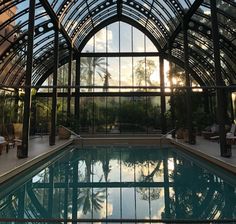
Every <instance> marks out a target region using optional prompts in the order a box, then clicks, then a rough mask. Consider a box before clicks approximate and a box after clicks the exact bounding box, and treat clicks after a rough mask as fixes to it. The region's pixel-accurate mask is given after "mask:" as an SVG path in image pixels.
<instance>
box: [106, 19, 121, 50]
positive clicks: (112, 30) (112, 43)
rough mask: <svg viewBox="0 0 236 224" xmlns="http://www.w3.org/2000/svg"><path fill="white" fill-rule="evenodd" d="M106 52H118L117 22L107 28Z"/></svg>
mask: <svg viewBox="0 0 236 224" xmlns="http://www.w3.org/2000/svg"><path fill="white" fill-rule="evenodd" d="M107 45H108V52H119V22H116V23H112V24H111V25H109V26H108V27H107Z"/></svg>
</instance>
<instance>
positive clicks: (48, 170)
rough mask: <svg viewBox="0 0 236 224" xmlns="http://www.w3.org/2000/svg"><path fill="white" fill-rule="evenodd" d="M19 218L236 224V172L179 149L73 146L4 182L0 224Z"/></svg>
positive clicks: (56, 221)
mask: <svg viewBox="0 0 236 224" xmlns="http://www.w3.org/2000/svg"><path fill="white" fill-rule="evenodd" d="M11 219H12V220H14V219H15V221H17V220H21V221H22V220H23V221H25V223H42V222H43V220H44V221H45V222H44V223H77V221H79V220H81V222H82V223H92V222H95V223H111V222H117V223H121V222H122V221H123V222H122V223H129V222H130V223H135V222H136V223H145V222H146V223H150V222H152V221H153V222H154V221H155V220H156V221H157V220H159V221H160V222H162V220H163V222H165V223H168V222H171V220H172V221H173V220H185V222H186V223H193V221H197V220H198V221H199V223H201V220H202V222H203V221H206V220H208V221H209V222H210V220H225V221H228V222H231V223H234V222H236V180H235V176H234V175H233V174H230V173H226V171H224V170H221V169H219V168H217V167H215V166H213V165H210V164H208V163H206V162H205V161H200V160H199V159H197V158H193V157H191V156H190V155H188V154H185V153H184V152H182V151H181V150H179V149H173V148H171V147H163V148H161V149H158V148H154V147H149V146H148V147H147V146H144V147H141V146H137V147H133V146H129V145H127V146H122V145H120V146H119V145H118V146H112V147H111V146H96V147H94V146H91V147H89V146H86V147H85V148H83V149H81V148H77V147H76V146H70V147H68V148H67V149H65V150H63V152H61V153H60V154H57V155H54V156H53V157H52V158H50V159H48V161H44V163H41V164H38V165H37V166H34V167H32V169H31V170H30V171H27V172H25V173H22V174H19V175H18V176H17V177H16V178H15V179H13V180H10V181H9V182H8V183H5V184H2V186H1V187H0V221H1V223H7V221H9V220H11ZM27 220H29V221H30V222H27ZM53 220H54V221H53ZM145 220H146V221H145ZM12 223H15V222H12ZM220 223H224V222H223V221H222V222H220Z"/></svg>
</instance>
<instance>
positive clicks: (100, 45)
mask: <svg viewBox="0 0 236 224" xmlns="http://www.w3.org/2000/svg"><path fill="white" fill-rule="evenodd" d="M106 40H107V33H106V27H105V28H103V29H101V30H99V31H98V32H97V33H96V34H95V52H106Z"/></svg>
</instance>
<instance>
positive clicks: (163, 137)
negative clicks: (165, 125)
mask: <svg viewBox="0 0 236 224" xmlns="http://www.w3.org/2000/svg"><path fill="white" fill-rule="evenodd" d="M174 131H175V128H174V129H172V130H170V131H168V132H167V133H166V134H163V135H161V137H160V147H162V140H163V139H166V137H167V136H168V135H169V134H171V133H172V132H174Z"/></svg>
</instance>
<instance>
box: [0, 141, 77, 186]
mask: <svg viewBox="0 0 236 224" xmlns="http://www.w3.org/2000/svg"><path fill="white" fill-rule="evenodd" d="M72 143H73V139H69V140H68V141H66V142H63V143H60V144H59V145H56V146H55V147H50V150H49V151H46V152H44V153H41V154H39V155H37V156H35V157H34V158H30V159H28V160H27V161H25V162H24V161H22V162H23V163H22V164H20V165H18V166H16V167H14V168H12V169H10V170H8V171H7V172H5V173H3V174H1V175H0V184H2V183H4V182H6V181H7V180H9V179H11V178H12V177H14V176H16V175H17V174H19V173H21V172H23V171H25V170H26V169H28V168H30V167H31V166H33V165H35V164H37V163H38V162H40V161H42V160H43V159H45V158H47V157H48V156H50V155H52V154H54V153H55V152H58V151H60V150H61V149H63V148H65V147H66V146H68V145H71V144H72Z"/></svg>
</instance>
